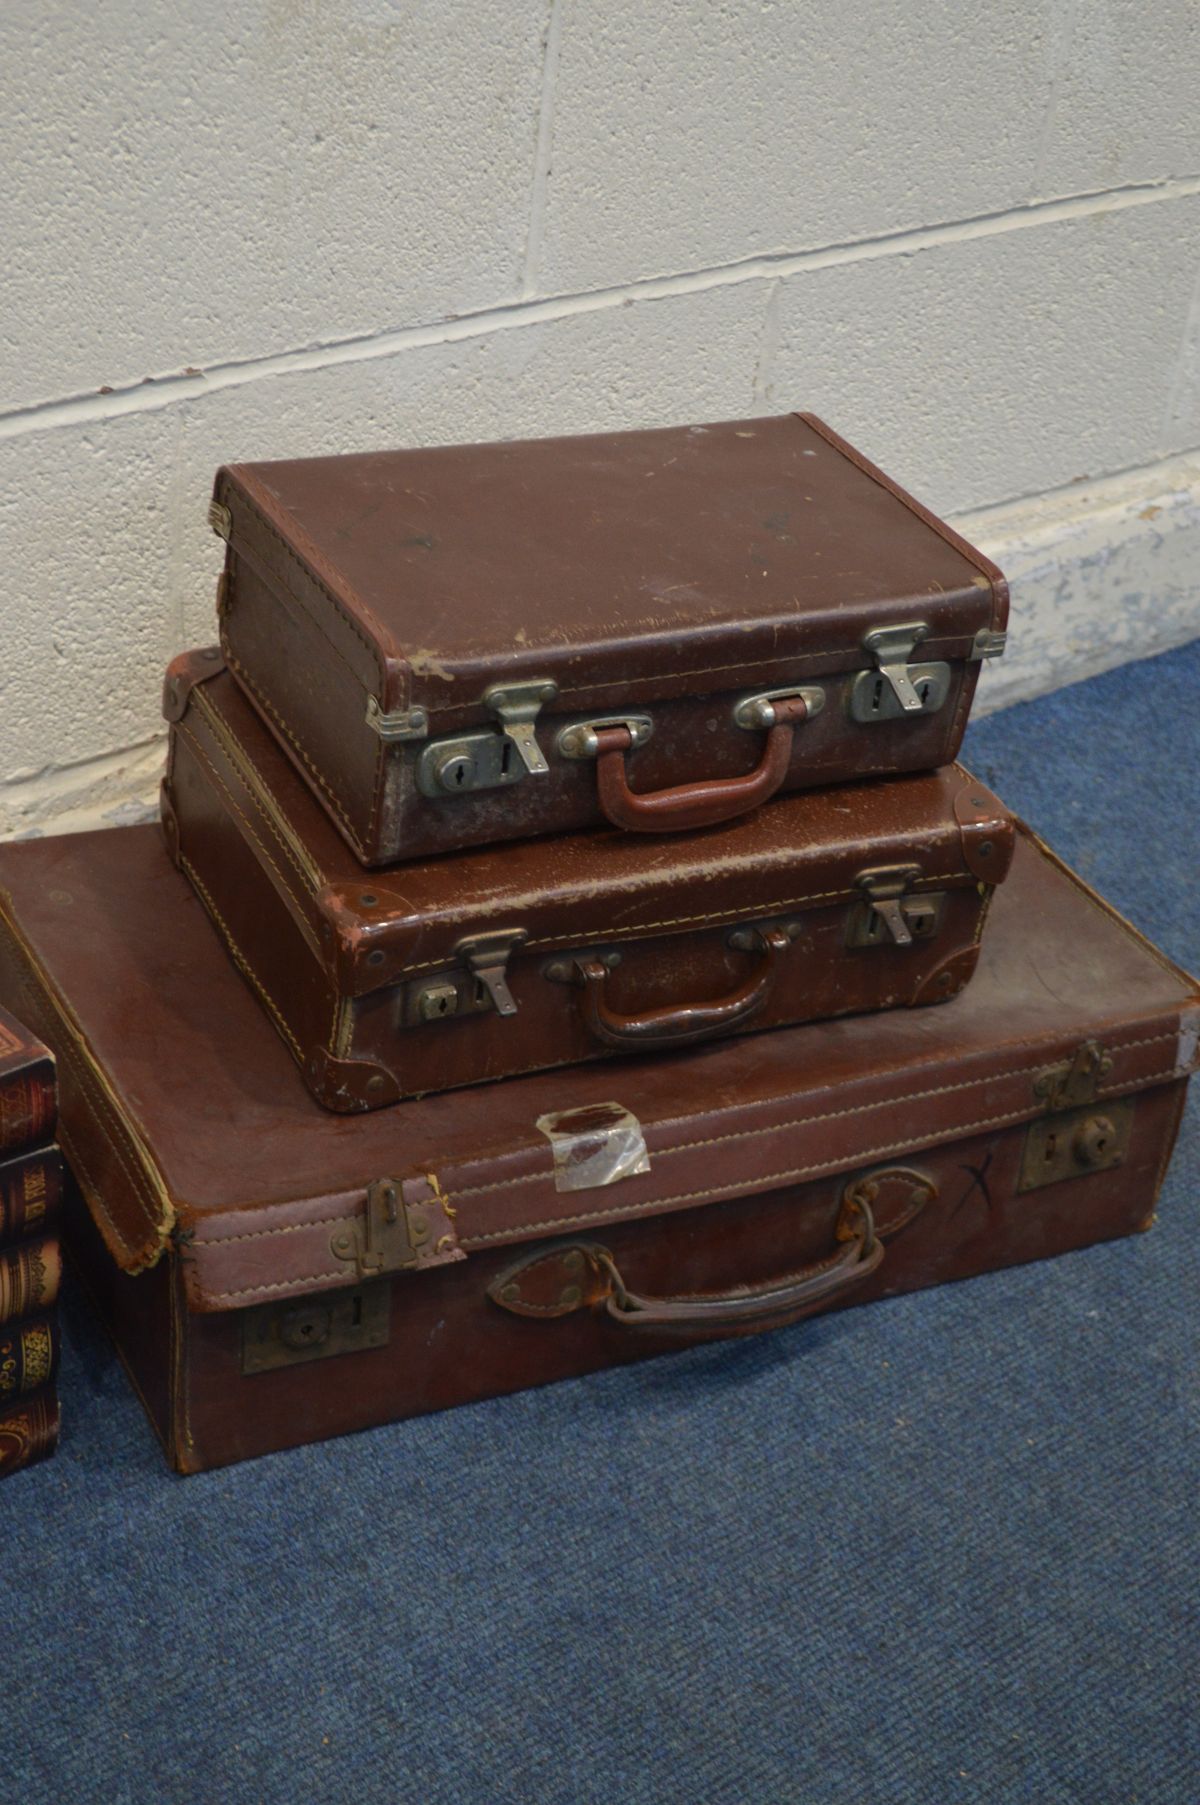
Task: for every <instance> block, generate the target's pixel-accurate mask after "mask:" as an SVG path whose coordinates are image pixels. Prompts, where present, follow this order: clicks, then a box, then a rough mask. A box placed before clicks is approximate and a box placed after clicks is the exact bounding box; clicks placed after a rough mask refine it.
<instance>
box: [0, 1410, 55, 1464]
mask: <svg viewBox="0 0 1200 1805" xmlns="http://www.w3.org/2000/svg"><path fill="white" fill-rule="evenodd" d="M58 1421H59V1419H58V1399H57V1397H56V1396H55V1394H54V1391H53V1388H52V1387H47V1388H46V1389H45V1390H44V1391H40V1392H37V1393H36V1394H35V1395H34V1396H33V1397H31V1398H25V1399H23V1400H21V1402H19V1403H17V1404H7V1405H6V1404H0V1479H7V1478H8V1477H9V1475H10V1474H12V1473H19V1472H20V1471H21V1469H22V1468H23V1467H31V1466H34V1465H35V1464H36V1463H37V1462H38V1461H39V1460H45V1459H47V1458H48V1456H49V1455H51V1454H53V1452H54V1450H55V1448H56V1447H57V1446H58Z"/></svg>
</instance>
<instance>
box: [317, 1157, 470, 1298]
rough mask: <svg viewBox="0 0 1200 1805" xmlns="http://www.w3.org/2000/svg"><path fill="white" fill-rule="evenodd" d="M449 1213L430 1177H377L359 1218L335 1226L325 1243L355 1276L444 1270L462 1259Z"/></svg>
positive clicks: (447, 1206) (434, 1180)
mask: <svg viewBox="0 0 1200 1805" xmlns="http://www.w3.org/2000/svg"><path fill="white" fill-rule="evenodd" d="M406 1190H407V1191H409V1192H410V1193H411V1195H410V1196H409V1197H407V1198H406V1197H405V1191H406ZM455 1214H456V1212H455V1211H454V1210H453V1209H452V1208H451V1206H450V1200H449V1198H448V1197H447V1196H446V1195H445V1193H444V1192H443V1191H442V1189H441V1186H440V1185H439V1184H438V1182H437V1179H436V1178H435V1177H434V1176H433V1174H432V1173H430V1174H428V1175H427V1176H425V1177H424V1178H422V1179H418V1180H401V1179H398V1178H377V1179H375V1180H374V1182H373V1183H372V1184H369V1185H368V1186H367V1196H366V1204H365V1207H364V1209H363V1213H362V1215H361V1216H358V1217H356V1218H355V1219H354V1220H353V1221H352V1222H347V1223H345V1224H344V1225H343V1226H341V1227H339V1228H335V1229H334V1231H333V1233H332V1235H330V1237H329V1245H330V1248H331V1249H332V1251H333V1253H334V1254H335V1255H336V1257H337V1258H338V1259H339V1260H348V1261H351V1260H352V1261H353V1262H354V1266H355V1268H356V1270H357V1273H358V1276H359V1278H364V1277H366V1276H367V1275H368V1274H371V1273H383V1272H403V1271H405V1270H407V1269H410V1268H412V1267H423V1266H444V1265H445V1264H446V1263H447V1262H448V1261H450V1260H461V1259H464V1258H465V1257H466V1256H465V1255H464V1253H463V1251H462V1248H461V1247H460V1246H459V1244H458V1237H457V1235H456V1234H455V1231H454V1216H455Z"/></svg>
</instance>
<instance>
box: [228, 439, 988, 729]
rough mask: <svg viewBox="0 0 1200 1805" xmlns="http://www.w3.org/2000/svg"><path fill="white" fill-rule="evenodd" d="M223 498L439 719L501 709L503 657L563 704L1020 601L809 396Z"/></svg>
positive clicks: (367, 467) (958, 643) (294, 467)
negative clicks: (784, 404) (778, 405)
mask: <svg viewBox="0 0 1200 1805" xmlns="http://www.w3.org/2000/svg"><path fill="white" fill-rule="evenodd" d="M210 518H211V519H212V521H213V523H214V525H215V526H216V528H217V530H218V531H219V532H221V533H222V535H223V536H224V537H226V538H227V539H228V540H229V542H230V546H231V548H232V551H233V552H234V553H236V554H238V555H240V556H243V557H245V558H246V559H247V560H248V561H249V562H250V563H251V564H252V565H254V566H255V567H256V568H257V569H258V570H259V572H260V574H261V575H263V576H264V578H266V580H268V581H270V582H273V583H274V584H275V586H276V587H277V588H280V589H283V590H285V591H286V592H287V593H288V594H290V595H291V596H292V597H293V599H294V600H295V601H296V602H298V603H299V604H300V605H302V606H304V607H305V608H307V609H308V610H309V611H310V612H311V613H313V614H314V616H315V617H316V618H318V619H319V620H321V621H322V624H323V626H324V630H325V633H326V636H327V637H328V638H329V639H330V655H331V656H334V655H337V653H336V652H335V642H336V645H337V648H338V650H339V651H340V654H341V655H342V656H343V657H345V658H346V660H347V662H349V663H351V664H352V665H353V666H354V668H355V669H356V670H357V671H358V673H359V676H360V678H361V680H362V681H363V683H364V685H365V686H366V688H367V690H368V693H370V694H371V695H373V696H374V697H375V699H376V701H377V703H378V707H379V709H380V711H382V713H383V714H385V715H387V716H396V717H398V719H399V721H400V722H403V721H405V720H409V721H410V722H414V723H416V724H417V725H419V724H420V719H421V717H419V716H413V715H412V714H411V711H413V710H421V711H423V715H424V720H425V721H426V723H427V724H428V726H429V727H430V728H431V729H433V730H441V729H444V728H447V727H461V726H465V725H469V724H480V725H482V724H494V719H495V717H494V714H493V713H492V711H491V710H490V709H489V707H488V706H487V705H486V704H485V702H484V696H485V692H487V691H488V690H489V689H490V688H491V686H492V685H494V684H496V683H497V682H498V681H500V679H503V683H504V685H505V687H506V688H507V689H509V690H511V689H512V687H513V686H514V685H526V684H528V685H535V686H537V685H541V684H544V683H549V684H551V685H554V686H556V689H557V694H556V695H553V696H551V697H550V698H549V699H548V700H545V701H544V702H543V703H542V704H541V705H542V706H544V707H545V708H546V709H547V711H548V712H551V713H554V712H563V711H570V710H571V709H573V708H583V707H589V708H590V707H599V708H604V709H609V710H611V709H616V708H618V707H620V706H621V705H622V704H623V703H625V702H635V701H642V702H646V701H652V700H654V699H656V698H658V699H664V698H667V697H670V696H675V695H686V694H698V693H710V692H718V691H731V690H737V689H739V688H750V689H753V688H756V687H760V686H769V685H770V684H771V683H772V681H774V682H776V683H778V682H792V681H796V680H798V679H799V678H800V677H806V676H812V677H818V676H820V675H821V674H823V673H827V672H841V671H850V670H859V669H870V668H871V667H872V664H873V662H874V661H873V657H872V655H871V654H870V653H869V652H868V651H867V650H866V649H865V648H864V646H863V636H864V634H865V633H866V632H867V631H869V630H872V629H875V628H880V627H888V626H900V625H904V624H906V623H909V622H913V621H920V622H922V623H924V625H925V627H926V628H927V629H928V631H927V635H926V637H925V638H924V639H923V640H922V641H921V652H920V656H922V657H925V658H935V659H948V658H954V657H957V658H969V657H976V656H981V655H983V646H982V644H981V642H980V640H979V638H978V636H980V635H983V636H984V637H985V639H986V638H987V636H988V635H996V634H998V633H999V632H1000V631H1001V630H1002V629H1003V627H1004V625H1005V621H1006V618H1007V612H1008V593H1007V589H1006V587H1005V584H1004V579H1003V578H1002V576H1001V574H1000V572H999V571H998V570H997V569H996V567H995V565H993V564H991V563H990V562H989V561H988V560H987V559H986V558H984V557H983V556H982V555H981V554H980V553H979V552H977V551H975V550H974V549H973V548H972V547H971V546H969V545H968V544H967V543H966V541H965V540H963V539H961V538H960V537H959V535H958V534H957V533H955V532H953V531H952V530H951V529H950V528H949V527H948V526H946V525H945V524H944V523H943V522H941V521H939V520H937V519H936V518H935V516H934V515H932V514H930V513H929V512H928V511H927V510H926V509H925V508H923V507H921V506H920V504H919V503H918V502H916V501H914V500H913V499H912V497H911V496H909V495H907V494H905V492H904V491H903V490H902V489H900V488H899V487H898V486H897V485H896V484H895V483H893V482H892V481H891V480H890V478H888V477H886V476H885V475H884V474H883V472H882V471H880V470H877V469H876V468H875V466H874V465H873V464H870V463H869V462H868V461H867V460H866V459H865V458H863V457H862V456H861V455H860V454H859V453H858V452H857V451H855V450H854V449H853V448H852V447H851V446H849V445H848V444H846V443H845V441H844V440H842V439H840V438H838V436H837V435H836V434H835V433H833V432H831V431H830V429H829V428H828V427H827V426H825V425H823V424H822V422H820V421H819V420H817V419H816V418H815V416H813V415H811V414H785V415H781V416H778V417H775V418H768V419H752V420H734V421H728V422H721V423H718V424H714V425H707V426H686V427H671V428H666V429H658V430H653V431H647V432H619V433H603V434H593V435H589V436H586V437H574V438H558V439H529V440H517V441H510V442H505V443H501V444H496V445H450V446H439V447H435V448H432V449H419V450H407V451H371V452H361V453H356V454H353V455H349V456H341V457H318V458H301V459H294V460H287V461H280V462H271V463H247V464H233V465H229V466H227V467H225V468H223V469H221V470H219V471H218V473H217V478H216V484H215V489H214V505H213V508H212V510H210ZM996 649H998V646H997V644H995V643H991V644H990V650H991V651H995V650H996ZM631 652H632V653H635V655H636V675H633V676H631V674H630V666H631ZM397 731H399V727H398V728H397Z"/></svg>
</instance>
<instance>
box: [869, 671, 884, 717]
mask: <svg viewBox="0 0 1200 1805" xmlns="http://www.w3.org/2000/svg"><path fill="white" fill-rule="evenodd" d="M882 701H883V678H882V677H876V679H875V688H874V689H873V690H872V691H871V713H872V714H878V713H879V705H880V703H881V702H882Z"/></svg>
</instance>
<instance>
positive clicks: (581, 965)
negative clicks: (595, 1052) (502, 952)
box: [575, 928, 792, 1052]
mask: <svg viewBox="0 0 1200 1805" xmlns="http://www.w3.org/2000/svg"><path fill="white" fill-rule="evenodd" d="M762 941H763V951H762V956H761V958H760V959H759V960H758V962H757V964H756V965H755V967H754V970H753V971H752V972H751V973H750V976H749V977H748V978H747V979H746V982H745V983H744V984H740V985H739V986H738V988H737V989H736V990H731V991H730V992H729V994H728V995H727V996H723V997H716V998H714V1000H713V1001H712V1002H710V1003H668V1004H666V1005H664V1006H663V1007H661V1008H659V1009H646V1010H644V1011H643V1012H642V1014H641V1015H620V1014H618V1012H617V1011H616V1010H615V1009H611V1008H610V1007H609V1005H608V1001H607V999H606V997H605V994H604V993H605V988H606V986H607V983H608V967H607V965H605V964H603V963H602V961H601V960H599V959H589V958H588V957H587V956H586V955H581V956H580V957H579V958H577V959H576V960H575V971H576V976H577V982H578V983H579V984H580V985H582V991H581V994H580V998H579V1013H580V1015H581V1016H582V1018H583V1023H584V1026H585V1027H586V1028H587V1029H588V1031H589V1033H591V1034H594V1035H595V1037H596V1039H597V1040H602V1041H603V1042H604V1043H605V1045H606V1046H609V1047H624V1048H627V1049H629V1050H630V1051H634V1052H636V1051H637V1050H638V1049H639V1048H642V1047H679V1046H686V1045H687V1043H688V1042H689V1041H693V1040H706V1039H707V1038H708V1037H709V1036H710V1035H713V1034H725V1033H727V1032H728V1031H729V1030H730V1029H731V1028H736V1027H738V1025H739V1024H740V1023H742V1022H745V1021H749V1019H750V1017H751V1016H752V1015H756V1014H757V1013H758V1011H759V1010H760V1009H761V1008H762V1006H763V1004H764V1003H765V1002H766V1000H767V998H768V997H769V996H770V994H771V990H772V987H773V986H774V983H775V978H776V975H777V973H778V970H779V962H780V960H781V958H782V957H783V954H784V953H786V952H787V950H788V948H789V947H790V946H791V944H792V943H791V940H790V939H789V938H788V935H787V934H786V932H785V931H784V930H783V929H782V928H769V929H767V930H766V931H765V932H764V933H763V935H762Z"/></svg>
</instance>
